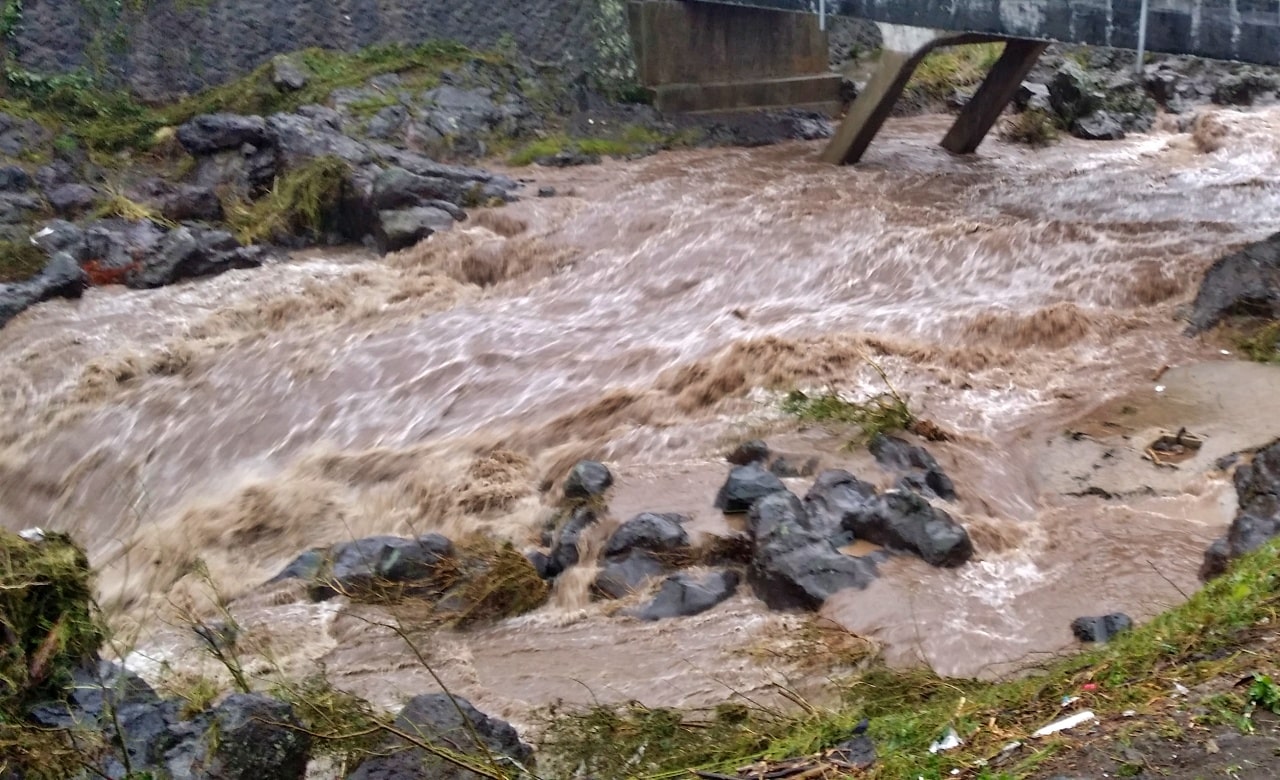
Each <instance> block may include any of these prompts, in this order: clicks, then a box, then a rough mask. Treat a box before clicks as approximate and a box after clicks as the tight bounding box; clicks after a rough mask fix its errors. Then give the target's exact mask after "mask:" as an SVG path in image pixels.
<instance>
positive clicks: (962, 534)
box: [843, 491, 973, 566]
mask: <svg viewBox="0 0 1280 780" xmlns="http://www.w3.org/2000/svg"><path fill="white" fill-rule="evenodd" d="M843 526H844V528H845V530H847V531H849V532H850V533H852V534H853V535H854V537H855V538H857V539H862V540H865V541H868V542H872V543H874V544H879V545H882V546H884V547H887V548H889V549H890V550H903V551H908V552H912V553H915V554H916V555H919V556H920V557H921V558H923V559H924V560H925V562H926V563H928V564H930V565H932V566H960V565H962V564H964V563H967V562H968V560H969V559H970V558H972V557H973V542H972V541H971V540H970V539H969V533H968V532H967V531H965V529H964V526H962V525H960V524H959V523H957V522H956V521H955V520H952V519H951V516H950V515H948V514H947V513H946V512H943V511H942V510H941V509H938V508H936V507H934V506H933V505H931V504H930V503H929V502H928V501H927V500H925V499H924V498H923V497H921V496H920V495H918V494H916V493H912V492H910V491H891V492H889V493H885V494H883V495H880V496H876V497H875V499H873V500H872V501H871V502H869V503H868V504H867V505H866V506H865V507H863V508H861V509H859V510H856V511H854V512H850V513H849V514H846V515H845V516H844V521H843Z"/></svg>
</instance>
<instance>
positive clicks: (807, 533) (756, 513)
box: [747, 490, 876, 609]
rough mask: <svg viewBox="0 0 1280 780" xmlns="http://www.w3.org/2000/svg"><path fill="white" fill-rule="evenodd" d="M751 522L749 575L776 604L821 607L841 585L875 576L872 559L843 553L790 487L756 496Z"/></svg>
mask: <svg viewBox="0 0 1280 780" xmlns="http://www.w3.org/2000/svg"><path fill="white" fill-rule="evenodd" d="M748 524H749V526H750V529H751V533H752V536H753V537H754V539H755V552H754V554H753V556H752V560H751V565H750V567H749V568H748V570H747V577H748V581H749V582H750V583H751V587H752V589H753V590H754V591H755V593H756V595H757V596H759V597H760V599H761V600H762V601H764V602H765V603H766V604H768V605H769V607H771V608H773V609H792V608H797V607H798V608H803V609H817V608H818V607H820V606H822V603H823V602H824V601H826V600H827V599H828V598H830V597H831V595H832V594H834V593H836V592H837V591H840V590H844V589H845V588H865V587H866V586H867V585H869V584H870V583H871V582H872V580H874V579H875V577H876V567H875V563H874V562H873V561H872V560H870V559H866V558H854V557H851V556H848V555H844V554H843V553H841V552H840V551H839V550H838V549H837V548H836V546H835V545H834V544H833V543H832V541H831V539H830V538H828V537H827V536H826V535H825V533H823V532H822V531H819V530H816V529H815V528H813V527H812V525H811V522H810V519H809V516H808V514H807V513H806V512H805V507H804V504H803V503H801V501H800V499H799V498H797V497H796V496H795V495H794V494H793V493H791V492H790V491H787V490H783V491H778V492H774V493H771V494H769V495H768V496H765V497H764V498H762V499H760V500H759V501H757V502H756V503H755V505H754V506H752V508H751V512H750V514H749V515H748Z"/></svg>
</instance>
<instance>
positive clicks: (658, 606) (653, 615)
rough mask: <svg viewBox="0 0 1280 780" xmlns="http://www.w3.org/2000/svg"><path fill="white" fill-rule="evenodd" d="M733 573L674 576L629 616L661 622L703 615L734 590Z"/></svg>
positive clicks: (734, 574)
mask: <svg viewBox="0 0 1280 780" xmlns="http://www.w3.org/2000/svg"><path fill="white" fill-rule="evenodd" d="M738 580H739V576H738V573H737V572H736V571H732V570H723V571H713V572H710V573H708V574H707V575H706V576H704V577H701V578H698V577H695V576H693V575H691V574H687V573H681V574H674V575H672V576H670V577H668V578H667V579H666V581H664V582H663V583H662V587H661V588H660V589H659V590H658V593H657V595H655V596H654V597H653V600H652V601H650V602H649V603H647V604H645V605H644V606H642V607H640V608H638V609H636V610H633V611H631V612H630V613H629V614H631V615H633V616H635V617H638V618H640V619H641V620H663V619H665V618H673V617H685V616H688V615H697V614H699V613H702V612H706V611H707V610H709V609H711V608H712V607H714V606H715V605H717V604H719V603H720V602H722V601H724V600H725V599H727V598H729V597H730V596H732V595H733V593H734V591H736V590H737V589H738Z"/></svg>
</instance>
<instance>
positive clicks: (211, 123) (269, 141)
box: [178, 114, 276, 156]
mask: <svg viewBox="0 0 1280 780" xmlns="http://www.w3.org/2000/svg"><path fill="white" fill-rule="evenodd" d="M275 141H276V139H275V134H274V133H273V132H272V128H271V127H269V126H268V125H267V120H265V119H263V118H262V117H260V116H240V115H239V114H201V115H200V116H197V117H193V118H191V119H190V120H188V121H187V122H185V123H183V124H182V125H181V126H179V127H178V143H180V144H182V148H183V149H186V150H187V152H188V153H189V154H192V155H196V156H200V155H207V154H213V153H214V152H220V151H224V150H227V149H240V148H242V147H243V146H245V145H246V144H248V145H250V146H254V147H257V148H259V149H261V148H264V147H268V146H272V145H274V144H275Z"/></svg>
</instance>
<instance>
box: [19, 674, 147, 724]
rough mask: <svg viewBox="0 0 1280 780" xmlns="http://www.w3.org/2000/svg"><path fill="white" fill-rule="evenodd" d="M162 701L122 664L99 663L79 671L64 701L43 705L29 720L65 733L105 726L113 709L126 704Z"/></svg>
mask: <svg viewBox="0 0 1280 780" xmlns="http://www.w3.org/2000/svg"><path fill="white" fill-rule="evenodd" d="M159 702H160V697H159V696H158V695H157V694H156V692H155V690H153V689H152V688H151V686H150V685H148V684H147V682H146V681H145V680H143V679H142V678H141V677H139V676H138V675H136V674H134V673H133V672H130V671H129V670H127V669H125V668H124V667H122V666H120V665H119V664H115V663H112V662H110V661H99V662H97V663H94V664H90V665H88V666H84V667H81V668H79V669H76V670H75V671H74V672H73V673H72V678H71V685H70V686H69V688H68V691H67V696H66V699H65V700H63V701H53V702H44V703H42V704H38V705H36V706H34V707H32V708H31V710H30V712H29V713H28V716H29V717H30V718H31V720H32V722H34V723H35V724H36V725H39V726H44V727H46V728H54V729H65V728H71V727H72V726H75V725H77V724H81V725H87V724H92V725H95V726H102V725H105V723H106V719H107V718H108V717H110V715H111V708H113V707H115V708H119V707H121V706H123V705H126V704H153V705H154V704H158V703H159Z"/></svg>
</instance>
